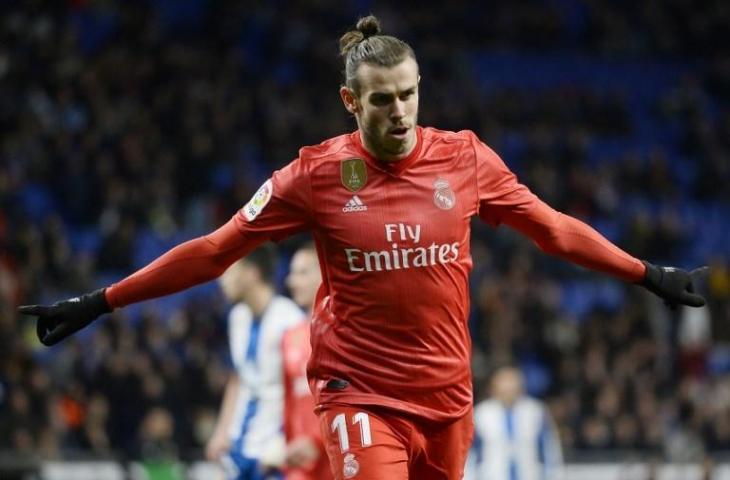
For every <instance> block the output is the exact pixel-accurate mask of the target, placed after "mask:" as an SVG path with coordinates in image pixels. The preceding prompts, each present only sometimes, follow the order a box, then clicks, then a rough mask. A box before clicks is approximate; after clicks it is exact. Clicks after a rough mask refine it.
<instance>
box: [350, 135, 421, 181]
mask: <svg viewBox="0 0 730 480" xmlns="http://www.w3.org/2000/svg"><path fill="white" fill-rule="evenodd" d="M350 138H351V140H352V143H353V144H354V145H355V148H356V149H357V151H358V153H359V154H361V155H362V156H363V158H364V159H365V161H366V162H367V163H368V164H369V165H370V166H371V167H373V168H377V169H378V170H382V171H383V172H386V173H389V174H391V175H400V174H401V173H403V171H404V170H405V169H406V168H408V167H409V166H410V165H411V164H413V162H415V161H416V159H418V156H419V155H420V153H421V146H422V145H423V128H421V127H420V126H416V146H415V147H413V150H412V151H411V153H409V154H408V156H407V157H405V158H404V159H402V160H400V161H397V162H384V161H382V160H379V159H377V158H375V157H373V156H372V154H371V153H370V152H368V151H367V150H366V149H365V147H364V146H363V145H362V140H361V138H360V131H359V130H355V131H354V132H352V133H351V134H350Z"/></svg>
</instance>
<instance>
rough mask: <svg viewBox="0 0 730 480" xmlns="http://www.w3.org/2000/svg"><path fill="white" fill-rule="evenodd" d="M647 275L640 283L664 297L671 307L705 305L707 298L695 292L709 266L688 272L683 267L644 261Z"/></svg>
mask: <svg viewBox="0 0 730 480" xmlns="http://www.w3.org/2000/svg"><path fill="white" fill-rule="evenodd" d="M644 265H646V277H644V280H643V281H642V282H641V283H640V285H642V286H644V287H645V288H646V289H647V290H649V291H650V292H653V293H655V294H656V295H658V296H660V297H661V298H663V299H664V303H666V304H667V305H668V306H669V307H671V308H676V307H677V306H678V305H688V306H690V307H703V306H704V305H705V303H706V302H705V298H704V297H703V296H702V295H700V294H698V293H695V283H696V282H697V281H698V280H699V278H701V277H703V276H704V275H706V274H707V271H708V270H709V268H708V267H700V268H696V269H694V270H692V271H691V272H688V271H686V270H682V269H681V268H675V267H661V266H658V265H653V264H651V263H649V262H646V261H644Z"/></svg>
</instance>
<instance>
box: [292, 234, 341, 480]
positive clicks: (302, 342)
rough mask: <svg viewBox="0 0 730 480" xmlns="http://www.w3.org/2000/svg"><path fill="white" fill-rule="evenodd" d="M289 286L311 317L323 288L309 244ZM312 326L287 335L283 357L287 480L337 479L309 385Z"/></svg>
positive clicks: (297, 258)
mask: <svg viewBox="0 0 730 480" xmlns="http://www.w3.org/2000/svg"><path fill="white" fill-rule="evenodd" d="M286 284H287V286H288V287H289V291H290V292H291V296H292V299H294V301H295V302H296V303H297V305H299V306H300V307H302V308H303V309H304V310H305V312H306V313H307V320H309V318H310V316H311V314H312V310H313V308H314V298H315V295H316V294H317V289H318V288H319V286H320V285H321V284H322V275H321V273H320V271H319V261H318V259H317V250H316V249H315V247H314V245H313V244H311V243H308V244H306V245H304V246H302V247H300V248H299V249H298V250H297V251H296V252H295V253H294V255H293V256H292V259H291V264H290V267H289V275H288V276H287V278H286ZM309 329H310V322H309V321H307V322H304V323H301V324H299V325H296V326H294V327H292V328H290V329H289V330H287V331H286V333H285V334H284V340H283V343H282V347H281V354H282V357H283V362H284V433H285V434H286V443H287V445H286V458H285V460H284V466H285V473H286V479H287V480H328V479H331V478H333V477H332V472H331V470H330V464H329V460H328V459H327V454H326V452H325V450H324V443H323V442H322V434H321V433H320V429H319V422H318V420H317V416H316V415H315V414H314V397H312V393H311V392H310V391H309V384H308V382H307V361H308V360H309V356H310V355H311V353H312V347H311V345H310V335H309Z"/></svg>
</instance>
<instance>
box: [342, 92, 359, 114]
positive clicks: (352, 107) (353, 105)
mask: <svg viewBox="0 0 730 480" xmlns="http://www.w3.org/2000/svg"><path fill="white" fill-rule="evenodd" d="M340 98H341V99H342V103H343V104H344V105H345V109H346V110H347V111H348V112H350V113H351V114H353V115H355V114H356V113H357V112H359V111H360V104H359V102H358V101H357V95H355V92H353V91H352V89H350V88H349V87H347V86H345V85H343V86H341V87H340Z"/></svg>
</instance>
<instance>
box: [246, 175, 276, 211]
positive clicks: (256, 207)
mask: <svg viewBox="0 0 730 480" xmlns="http://www.w3.org/2000/svg"><path fill="white" fill-rule="evenodd" d="M273 192H274V185H273V184H272V183H271V179H268V180H266V181H265V182H264V184H263V185H261V186H260V187H259V189H258V190H257V191H256V193H254V195H253V197H251V200H249V201H248V203H247V204H246V205H244V206H243V215H244V216H245V217H246V220H248V221H249V222H252V221H253V220H254V219H255V218H256V217H258V216H259V213H261V211H262V210H263V209H264V207H265V206H266V204H267V203H269V200H271V194H272V193H273Z"/></svg>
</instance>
